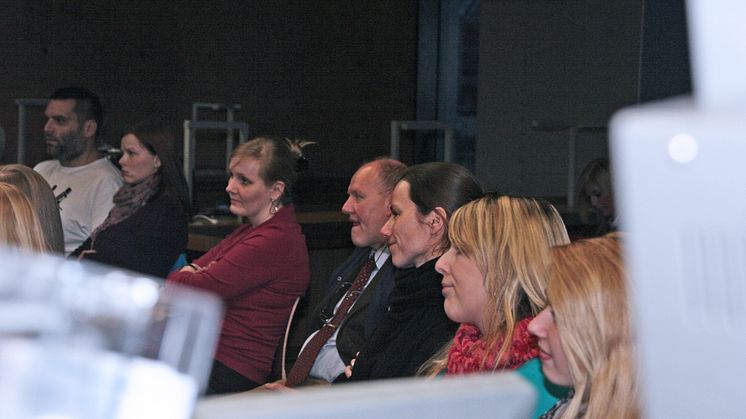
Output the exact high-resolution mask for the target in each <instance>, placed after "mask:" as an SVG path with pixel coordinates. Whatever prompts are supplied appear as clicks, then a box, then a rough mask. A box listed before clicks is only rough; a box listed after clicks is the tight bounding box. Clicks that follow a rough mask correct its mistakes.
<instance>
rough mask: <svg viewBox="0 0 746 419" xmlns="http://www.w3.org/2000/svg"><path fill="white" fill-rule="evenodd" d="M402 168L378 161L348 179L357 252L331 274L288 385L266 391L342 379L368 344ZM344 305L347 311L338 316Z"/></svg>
mask: <svg viewBox="0 0 746 419" xmlns="http://www.w3.org/2000/svg"><path fill="white" fill-rule="evenodd" d="M404 169H405V166H404V164H403V163H401V162H399V161H397V160H393V159H387V158H381V159H377V160H374V161H372V162H370V163H366V164H364V165H362V166H361V167H360V168H359V169H358V170H357V171H356V172H355V174H354V175H353V176H352V179H351V180H350V185H349V187H348V188H347V195H348V198H347V201H345V203H344V205H343V206H342V212H344V213H345V214H347V216H348V217H349V219H350V222H351V223H352V229H351V230H350V236H351V238H352V243H353V244H354V245H355V247H356V249H355V251H353V252H352V254H351V255H350V257H349V258H347V260H346V261H345V262H344V263H342V265H340V266H339V267H338V268H337V269H335V270H334V272H332V275H331V276H330V278H329V281H328V284H327V292H326V297H325V298H324V300H323V301H322V302H321V304H319V306H318V307H317V308H316V310H314V312H313V314H312V316H311V320H310V321H311V324H310V330H313V331H314V332H313V334H311V336H309V337H308V339H307V340H306V343H305V344H304V346H303V348H302V349H301V352H300V353H299V355H298V358H297V360H296V362H295V365H293V368H292V369H291V370H290V373H289V374H288V379H287V382H285V383H282V382H276V383H272V384H268V385H267V386H265V388H268V389H279V387H278V386H281V385H282V384H285V385H287V386H289V387H294V386H297V385H299V384H303V383H308V382H313V383H331V382H334V381H337V380H338V379H339V380H344V379H346V377H345V375H344V369H345V366H346V365H347V364H349V363H350V361H351V360H352V359H353V358H354V357H355V355H356V354H357V353H358V352H359V351H360V349H362V347H363V345H364V344H365V342H367V341H368V339H370V336H371V335H372V334H373V331H374V330H375V329H376V326H377V325H378V323H379V322H380V321H381V319H382V318H383V316H384V314H385V313H386V309H387V308H388V296H389V293H390V292H391V289H392V288H393V286H394V279H393V277H394V273H395V272H396V269H395V268H394V266H393V264H392V263H391V258H390V255H391V254H390V253H389V250H388V247H387V246H386V239H385V237H384V236H383V235H382V234H381V228H382V227H383V225H384V223H386V221H387V220H388V218H389V215H390V210H389V206H390V204H391V192H392V191H393V189H394V186H395V185H396V183H397V181H398V180H399V178H400V177H401V173H402V172H403V170H404ZM371 261H372V265H371V266H370V267H369V268H366V266H367V265H370V264H371ZM358 277H360V278H359V279H358ZM345 300H349V301H348V302H347V303H344V301H345ZM343 304H344V308H346V311H345V312H339V310H340V308H341V307H343Z"/></svg>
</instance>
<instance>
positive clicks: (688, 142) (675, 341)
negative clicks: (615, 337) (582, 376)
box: [611, 98, 746, 418]
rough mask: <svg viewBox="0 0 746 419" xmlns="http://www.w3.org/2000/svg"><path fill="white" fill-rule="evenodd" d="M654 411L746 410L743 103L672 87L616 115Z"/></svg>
mask: <svg viewBox="0 0 746 419" xmlns="http://www.w3.org/2000/svg"><path fill="white" fill-rule="evenodd" d="M611 150H612V159H611V160H612V161H611V163H612V170H613V172H614V179H615V191H616V193H617V200H616V203H617V206H618V212H619V214H620V220H621V229H622V230H624V231H626V232H627V235H626V240H625V244H626V254H627V259H628V263H629V277H630V279H631V281H630V282H631V284H632V290H633V294H632V296H633V298H632V300H633V301H632V303H633V305H632V308H633V314H634V317H635V327H636V330H637V336H638V341H639V355H640V372H641V377H642V395H643V399H644V400H643V401H644V409H645V413H646V417H650V418H746V403H744V401H743V400H742V399H741V397H743V395H744V384H743V382H744V377H746V362H745V361H744V349H745V348H746V106H717V107H702V106H701V105H698V104H697V103H696V101H695V100H694V99H693V98H679V99H675V100H670V101H666V102H661V103H654V104H650V105H646V106H640V107H636V108H633V109H628V110H625V111H622V112H620V113H619V114H617V115H616V116H615V117H614V118H613V120H612V123H611Z"/></svg>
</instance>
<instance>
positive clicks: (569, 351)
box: [547, 234, 640, 419]
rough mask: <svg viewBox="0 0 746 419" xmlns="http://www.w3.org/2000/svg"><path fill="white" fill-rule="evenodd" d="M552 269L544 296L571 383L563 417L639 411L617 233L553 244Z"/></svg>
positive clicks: (611, 415) (617, 415)
mask: <svg viewBox="0 0 746 419" xmlns="http://www.w3.org/2000/svg"><path fill="white" fill-rule="evenodd" d="M550 269H551V276H550V279H549V284H548V286H547V296H548V298H549V304H550V305H551V306H552V309H553V312H554V319H555V322H556V324H557V330H558V333H559V336H560V341H561V345H562V350H563V351H564V353H565V356H566V358H567V362H568V367H569V371H570V375H571V378H572V383H573V388H574V389H575V394H574V396H573V397H572V399H570V401H569V403H568V404H567V407H566V408H564V411H563V412H562V416H561V417H562V418H577V417H579V416H585V417H589V418H596V417H609V418H620V419H626V418H638V417H640V407H639V399H638V385H637V373H636V367H635V358H634V344H633V339H632V333H631V327H630V317H629V307H628V304H629V300H628V289H627V283H626V279H625V275H624V266H623V262H622V255H621V246H620V243H619V235H618V234H611V235H606V236H604V237H599V238H594V239H588V240H580V241H577V242H575V243H573V244H571V245H568V246H561V247H557V248H555V249H553V251H552V263H551V265H550Z"/></svg>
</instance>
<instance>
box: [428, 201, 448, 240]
mask: <svg viewBox="0 0 746 419" xmlns="http://www.w3.org/2000/svg"><path fill="white" fill-rule="evenodd" d="M428 218H429V219H428V224H429V225H430V228H431V229H432V232H433V233H434V234H436V233H440V232H442V231H445V230H446V227H447V226H448V214H447V213H446V210H445V209H443V207H435V208H434V209H433V210H432V211H430V215H429V216H428Z"/></svg>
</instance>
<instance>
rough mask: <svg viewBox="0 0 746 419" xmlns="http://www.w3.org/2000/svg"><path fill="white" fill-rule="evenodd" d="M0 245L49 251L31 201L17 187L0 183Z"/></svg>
mask: <svg viewBox="0 0 746 419" xmlns="http://www.w3.org/2000/svg"><path fill="white" fill-rule="evenodd" d="M0 245H5V246H12V247H18V248H21V249H27V250H34V251H37V252H45V253H46V252H49V251H51V249H50V246H49V244H48V243H47V240H46V239H45V238H44V233H43V231H42V228H41V223H40V222H39V217H38V216H37V215H36V211H34V209H33V207H32V206H31V201H29V199H28V198H27V197H26V195H24V194H23V193H22V192H21V191H20V190H19V189H18V187H16V186H14V185H11V184H8V183H2V182H0Z"/></svg>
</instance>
